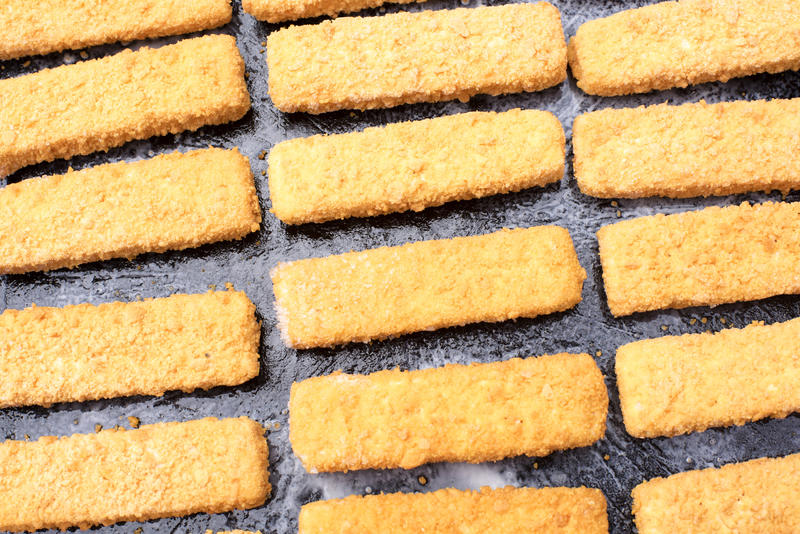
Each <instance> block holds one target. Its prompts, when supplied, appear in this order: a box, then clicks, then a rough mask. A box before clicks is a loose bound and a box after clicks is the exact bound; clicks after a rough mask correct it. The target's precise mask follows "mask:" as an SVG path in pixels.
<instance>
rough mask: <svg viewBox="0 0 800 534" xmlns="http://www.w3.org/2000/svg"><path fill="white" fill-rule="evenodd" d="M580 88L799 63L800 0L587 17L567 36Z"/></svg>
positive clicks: (611, 92) (715, 3)
mask: <svg viewBox="0 0 800 534" xmlns="http://www.w3.org/2000/svg"><path fill="white" fill-rule="evenodd" d="M569 64H570V68H571V69H572V73H573V74H574V75H575V78H577V80H578V87H580V88H581V89H583V90H584V91H586V92H587V93H590V94H595V95H602V96H616V95H626V94H631V93H646V92H648V91H651V90H653V89H669V88H671V87H686V86H687V85H692V84H696V83H704V82H710V81H723V82H726V81H728V80H729V79H731V78H736V77H739V76H747V75H750V74H756V73H760V72H771V73H775V72H781V71H785V70H797V69H800V0H680V1H678V2H661V3H659V4H654V5H650V6H645V7H641V8H638V9H631V10H628V11H622V12H620V13H616V14H614V15H611V16H610V17H606V18H602V19H597V20H592V21H589V22H587V23H585V24H583V25H581V26H580V27H579V28H578V31H577V33H576V34H575V36H574V37H573V38H572V39H570V42H569Z"/></svg>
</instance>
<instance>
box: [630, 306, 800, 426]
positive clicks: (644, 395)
mask: <svg viewBox="0 0 800 534" xmlns="http://www.w3.org/2000/svg"><path fill="white" fill-rule="evenodd" d="M616 365H617V385H618V387H619V392H620V403H621V404H622V414H623V416H624V420H625V427H626V428H627V429H628V432H629V433H630V434H631V435H633V436H636V437H639V438H651V437H656V436H674V435H677V434H684V433H687V432H694V431H700V430H705V429H707V428H711V427H715V426H730V425H742V424H744V423H747V422H749V421H755V420H758V419H763V418H765V417H786V416H787V415H789V414H790V413H792V412H796V411H800V391H798V388H797V384H798V383H800V319H794V320H791V321H788V322H785V323H778V324H773V325H770V326H764V325H763V324H758V323H755V324H752V325H750V326H748V327H746V328H743V329H733V328H731V329H728V330H723V331H722V332H718V333H716V334H711V333H705V334H689V335H684V336H667V337H663V338H660V339H648V340H644V341H637V342H635V343H629V344H628V345H623V346H622V347H620V348H619V349H618V350H617V363H616Z"/></svg>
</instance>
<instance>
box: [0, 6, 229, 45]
mask: <svg viewBox="0 0 800 534" xmlns="http://www.w3.org/2000/svg"><path fill="white" fill-rule="evenodd" d="M230 21H231V4H230V0H37V1H35V2H31V1H30V0H3V6H2V9H0V28H3V33H2V34H0V60H2V59H12V58H17V57H22V56H29V55H33V54H49V53H50V52H60V51H62V50H68V49H76V48H84V47H87V46H94V45H99V44H103V43H113V42H116V41H133V40H136V39H149V38H152V37H163V36H165V35H178V34H181V33H191V32H196V31H200V30H205V29H208V28H216V27H217V26H222V25H223V24H227V23H228V22H230Z"/></svg>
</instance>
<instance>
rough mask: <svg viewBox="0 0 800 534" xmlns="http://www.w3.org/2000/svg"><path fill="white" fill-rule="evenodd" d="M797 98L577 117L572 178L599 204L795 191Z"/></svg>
mask: <svg viewBox="0 0 800 534" xmlns="http://www.w3.org/2000/svg"><path fill="white" fill-rule="evenodd" d="M798 121H800V98H796V99H792V100H772V101H770V102H766V101H764V100H759V101H756V102H745V101H741V102H725V103H721V104H706V103H705V102H703V101H701V102H699V103H697V104H684V105H682V106H668V105H666V104H662V105H657V106H650V107H639V108H635V109H611V108H609V109H604V110H602V111H595V112H592V113H587V114H585V115H580V116H579V117H578V118H577V119H575V124H574V127H573V138H572V139H573V141H572V142H573V147H574V151H575V177H576V178H577V180H578V186H579V187H580V189H581V191H582V192H583V193H585V194H587V195H592V196H595V197H602V198H615V197H616V198H641V197H647V196H664V197H671V198H686V197H694V196H708V195H730V194H735V193H746V192H749V191H770V190H775V189H777V190H780V191H789V190H790V189H796V188H798V187H799V186H800V160H798V158H797V154H798V153H800V136H798V135H797V123H798Z"/></svg>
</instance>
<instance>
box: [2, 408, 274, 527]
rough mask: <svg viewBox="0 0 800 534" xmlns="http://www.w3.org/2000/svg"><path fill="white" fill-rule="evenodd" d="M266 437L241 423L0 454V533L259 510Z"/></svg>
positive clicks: (115, 435)
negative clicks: (0, 482)
mask: <svg viewBox="0 0 800 534" xmlns="http://www.w3.org/2000/svg"><path fill="white" fill-rule="evenodd" d="M268 459H269V454H268V449H267V440H266V439H265V438H264V429H263V428H262V426H261V425H260V424H258V423H256V422H255V421H253V420H251V419H248V418H246V417H240V418H238V419H223V420H217V419H214V418H207V419H199V420H196V421H189V422H186V423H159V424H155V425H146V426H142V427H141V428H140V429H138V430H128V431H125V430H113V429H112V430H103V431H102V432H99V433H97V434H76V435H74V436H70V437H64V438H56V437H51V436H48V437H43V438H41V439H40V440H38V441H35V442H25V441H6V442H5V443H3V444H0V480H2V481H3V484H2V486H1V487H0V497H2V498H0V530H8V531H12V532H21V531H26V530H31V531H32V530H38V529H43V528H59V529H62V530H63V529H66V528H69V527H73V526H77V527H80V528H83V529H86V528H89V527H91V526H93V525H111V524H114V523H117V522H120V521H145V520H149V519H157V518H161V517H170V516H184V515H189V514H195V513H208V514H213V513H221V512H227V511H230V510H235V509H247V508H255V507H257V506H261V505H262V504H264V502H265V501H266V498H267V496H268V495H269V492H270V485H269V479H268V477H269V473H268V472H267V468H268Z"/></svg>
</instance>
